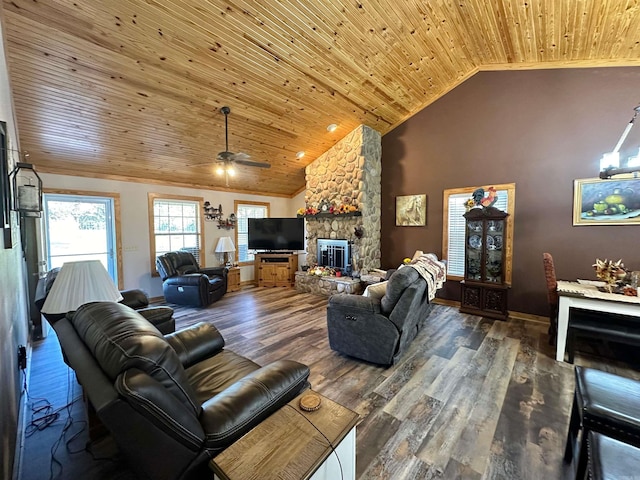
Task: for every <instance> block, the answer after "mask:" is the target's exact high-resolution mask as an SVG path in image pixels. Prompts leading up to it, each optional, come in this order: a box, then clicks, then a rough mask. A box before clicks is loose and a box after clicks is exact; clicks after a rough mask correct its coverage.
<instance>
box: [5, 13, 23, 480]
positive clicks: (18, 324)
mask: <svg viewBox="0 0 640 480" xmlns="http://www.w3.org/2000/svg"><path fill="white" fill-rule="evenodd" d="M0 10H2V9H1V7H0ZM0 37H2V44H1V45H2V46H0V121H4V122H6V124H7V135H8V138H9V140H8V144H9V145H8V147H9V148H10V149H11V150H10V151H8V152H7V155H8V157H9V158H10V161H9V163H10V165H9V169H10V170H11V169H12V168H13V164H14V162H15V161H16V160H17V159H18V158H19V157H18V155H17V152H16V151H15V150H19V148H20V146H19V144H18V142H17V138H18V137H17V135H16V127H15V121H14V113H13V101H12V95H11V86H10V84H9V75H8V70H7V62H6V57H5V52H4V47H3V45H4V33H3V31H2V25H1V23H0ZM1 226H2V225H0V227H1ZM11 227H12V232H13V233H14V235H13V237H12V238H13V239H14V240H15V241H16V245H14V246H13V248H6V249H5V248H4V237H3V235H2V231H1V230H0V272H1V273H2V274H1V275H0V338H2V342H1V343H0V389H2V395H1V398H0V435H1V436H2V439H1V440H0V441H1V442H2V446H1V447H0V478H12V477H13V472H14V461H15V460H17V463H19V458H17V457H14V455H15V454H18V455H19V452H20V451H19V449H17V448H16V442H17V440H18V438H17V436H18V432H19V431H20V430H19V429H18V421H19V420H18V417H19V412H22V411H23V410H22V405H23V402H22V401H21V400H22V399H24V396H22V393H23V390H22V382H21V380H22V372H21V371H20V369H19V368H18V366H17V351H18V346H19V345H28V342H29V307H28V300H29V299H28V292H27V274H26V264H25V261H24V258H23V255H22V246H21V244H20V232H19V231H18V221H17V216H16V214H15V212H13V213H12V220H11ZM28 355H30V351H29V352H28ZM16 471H17V468H16Z"/></svg>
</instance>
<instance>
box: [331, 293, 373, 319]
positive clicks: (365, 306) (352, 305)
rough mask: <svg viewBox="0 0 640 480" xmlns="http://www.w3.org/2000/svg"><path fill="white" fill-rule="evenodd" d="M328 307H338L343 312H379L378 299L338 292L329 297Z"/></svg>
mask: <svg viewBox="0 0 640 480" xmlns="http://www.w3.org/2000/svg"><path fill="white" fill-rule="evenodd" d="M329 307H333V308H339V309H340V310H341V311H344V312H347V311H350V310H352V311H353V313H354V314H371V313H380V299H379V298H374V297H363V296H361V295H349V294H348V293H338V294H336V295H332V296H331V297H330V298H329Z"/></svg>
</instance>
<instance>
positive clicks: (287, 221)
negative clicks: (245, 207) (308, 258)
mask: <svg viewBox="0 0 640 480" xmlns="http://www.w3.org/2000/svg"><path fill="white" fill-rule="evenodd" d="M247 220H248V230H247V233H248V239H247V243H248V247H249V250H267V251H277V250H288V251H294V250H304V218H248V219H247Z"/></svg>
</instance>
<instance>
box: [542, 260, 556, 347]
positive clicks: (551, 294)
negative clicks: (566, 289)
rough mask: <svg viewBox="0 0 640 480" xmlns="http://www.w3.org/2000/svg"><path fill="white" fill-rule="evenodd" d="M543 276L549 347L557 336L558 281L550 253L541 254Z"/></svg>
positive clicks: (553, 343)
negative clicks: (546, 302)
mask: <svg viewBox="0 0 640 480" xmlns="http://www.w3.org/2000/svg"><path fill="white" fill-rule="evenodd" d="M542 263H543V265H544V276H545V279H546V281H547V300H548V301H549V322H550V323H549V331H548V333H549V345H555V343H556V336H557V334H558V302H559V300H558V281H557V279H556V268H555V266H554V264H553V257H552V256H551V254H550V253H546V252H545V253H543V254H542Z"/></svg>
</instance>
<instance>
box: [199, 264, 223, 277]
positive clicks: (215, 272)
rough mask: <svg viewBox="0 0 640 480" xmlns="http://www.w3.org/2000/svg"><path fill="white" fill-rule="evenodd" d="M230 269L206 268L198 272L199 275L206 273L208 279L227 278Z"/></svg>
mask: <svg viewBox="0 0 640 480" xmlns="http://www.w3.org/2000/svg"><path fill="white" fill-rule="evenodd" d="M228 271H229V269H228V268H227V267H205V268H201V269H200V270H198V273H204V274H205V275H206V276H207V277H216V276H217V277H225V278H226V276H227V272H228Z"/></svg>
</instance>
